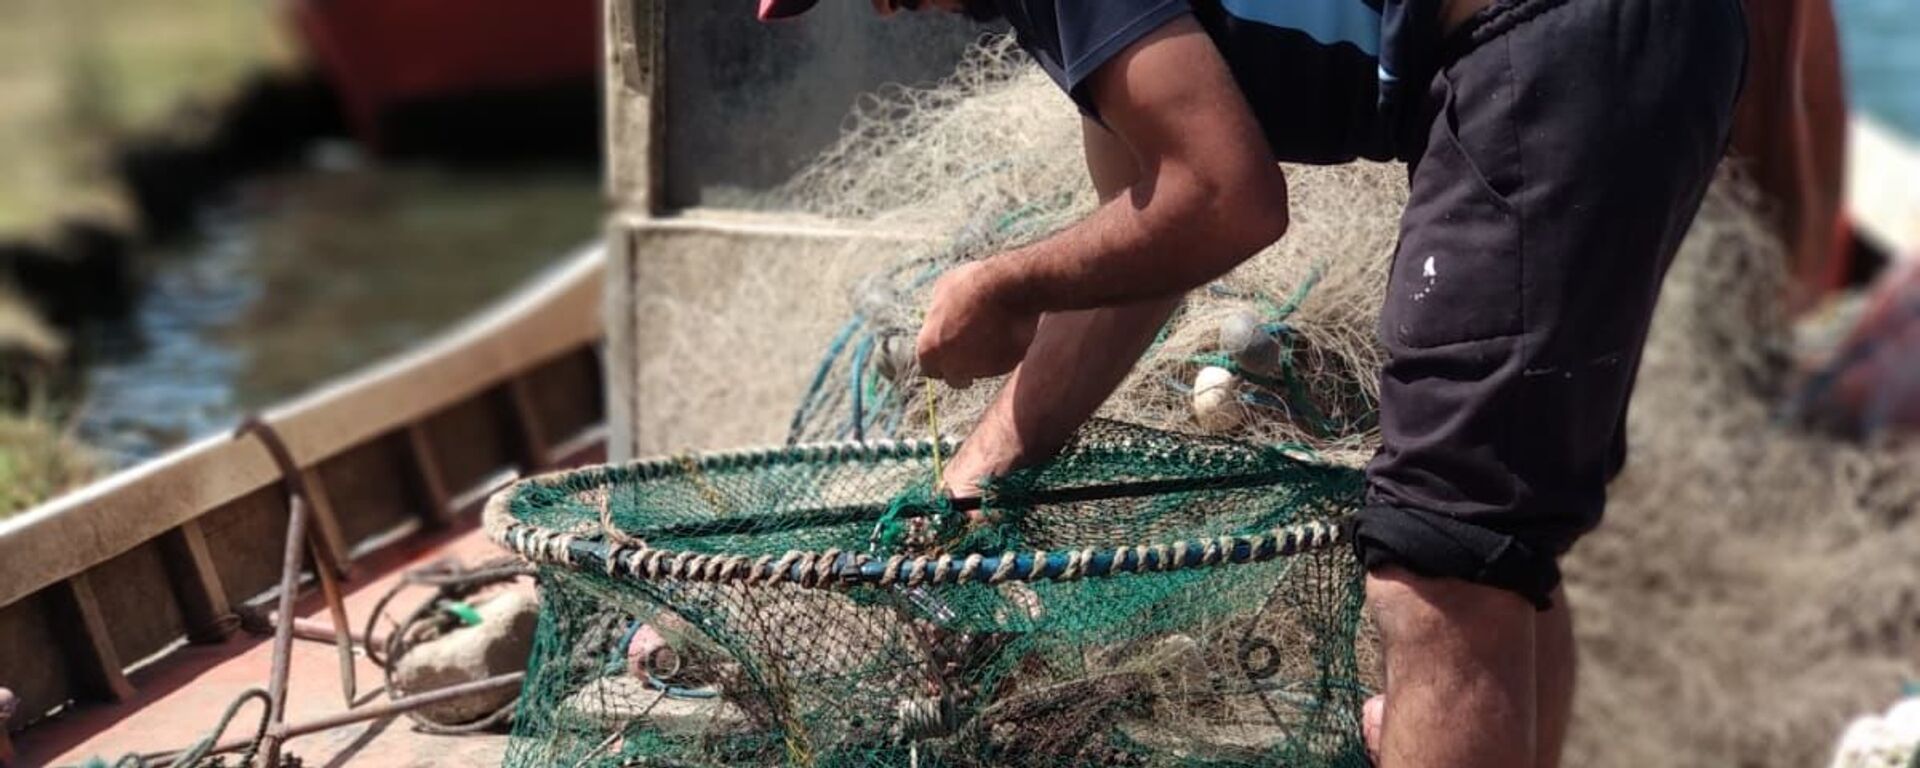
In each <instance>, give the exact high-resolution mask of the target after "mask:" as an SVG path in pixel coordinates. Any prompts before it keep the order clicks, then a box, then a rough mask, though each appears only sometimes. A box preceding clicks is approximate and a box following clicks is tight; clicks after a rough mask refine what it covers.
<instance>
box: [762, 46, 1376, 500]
mask: <svg viewBox="0 0 1920 768" xmlns="http://www.w3.org/2000/svg"><path fill="white" fill-rule="evenodd" d="M1079 121H1080V118H1079V116H1078V112H1077V111H1076V110H1075V108H1074V107H1073V105H1072V103H1071V102H1069V101H1067V100H1066V98H1065V97H1063V96H1061V95H1060V94H1059V93H1058V90H1057V89H1056V88H1055V87H1054V86H1053V84H1052V83H1051V82H1050V81H1048V80H1047V78H1046V76H1045V75H1044V74H1043V73H1041V72H1040V71H1039V70H1038V69H1037V68H1035V67H1034V66H1033V65H1032V64H1031V61H1030V60H1029V59H1028V58H1027V57H1026V54H1024V53H1022V52H1020V51H1019V50H1018V49H1017V48H1016V47H1015V46H1014V45H1013V44H1012V42H1011V41H1010V40H1008V39H1004V38H994V39H989V40H987V41H986V42H984V43H983V44H982V45H981V46H980V47H978V48H976V49H975V50H974V51H973V52H972V54H971V55H970V56H969V57H968V59H967V60H966V61H965V62H963V63H962V65H961V66H960V68H959V71H958V72H957V73H956V74H955V76H954V77H953V78H952V79H950V80H949V81H947V82H945V83H942V84H940V85H939V86H936V87H933V88H917V89H916V88H901V87H896V88H890V89H887V90H883V91H881V92H879V93H876V94H874V95H873V96H871V97H869V98H867V99H865V100H864V101H863V102H862V103H861V104H860V105H859V106H858V107H857V108H856V110H855V111H854V113H853V114H852V115H851V116H850V117H849V119H848V123H847V131H846V133H845V135H844V136H843V138H842V139H841V140H840V142H839V143H838V144H836V145H835V146H833V147H832V148H830V149H829V150H828V151H827V152H825V153H824V154H823V155H822V156H821V157H820V158H819V159H818V160H817V161H816V162H814V163H812V164H811V165H810V166H809V167H808V168H807V169H806V170H804V171H802V172H801V173H800V174H799V175H798V176H797V177H796V178H795V179H794V180H793V181H792V182H790V183H789V184H788V185H787V186H786V187H785V188H784V189H783V190H781V192H780V194H781V196H782V197H783V198H784V199H786V200H787V201H789V202H790V203H791V204H794V205H798V206H800V207H802V208H804V209H807V210H810V211H812V212H815V213H819V214H822V215H826V216H831V217H835V218H840V219H856V220H861V221H867V222H873V223H875V224H879V225H883V226H887V227H891V228H896V229H902V230H910V231H917V232H946V233H949V234H948V236H947V237H945V238H944V239H943V240H941V241H940V242H938V243H936V244H931V245H928V246H925V247H923V248H921V249H919V250H917V251H914V252H910V253H907V254H905V255H903V256H901V257H899V258H897V259H895V260H894V263H892V264H891V265H890V266H889V267H888V268H886V269H884V270H881V271H879V272H877V273H875V274H872V275H869V276H867V277H866V278H865V279H863V280H860V281H858V282H857V284H855V285H853V286H851V290H852V294H853V302H852V303H853V306H854V312H853V315H852V317H850V318H848V319H847V320H846V321H845V323H844V324H843V325H841V326H840V328H839V330H838V332H837V333H836V335H835V336H834V338H833V339H832V340H831V342H830V343H829V344H828V349H827V354H826V355H824V356H823V358H822V359H821V360H820V361H819V362H818V363H817V364H816V367H815V373H814V376H813V378H812V380H811V382H810V386H809V388H808V391H807V393H806V395H805V397H804V398H803V400H802V402H801V405H800V408H799V409H798V412H797V413H795V415H794V418H793V421H792V424H791V428H790V430H789V433H788V440H789V441H790V442H794V443H798V442H806V441H814V440H839V439H864V438H872V437H896V436H925V435H927V434H928V431H929V429H930V428H931V426H932V425H930V424H928V423H927V414H928V410H927V409H926V407H925V402H924V398H926V397H928V396H929V391H928V390H927V389H926V387H925V386H924V385H923V384H921V382H920V381H919V380H918V379H917V376H916V374H915V371H914V370H913V364H912V353H913V349H912V346H913V339H914V335H915V334H916V333H917V331H918V329H919V325H920V313H921V309H922V307H923V306H924V303H925V300H926V298H927V294H928V292H929V291H930V290H931V288H932V284H933V281H934V280H935V279H936V278H937V277H939V275H940V274H941V273H943V272H945V271H946V270H947V269H950V268H952V267H954V266H956V265H958V264H962V263H965V262H967V261H969V260H973V259H979V258H985V257H988V256H991V255H993V254H995V253H998V252H1000V251H1003V250H1006V249H1008V248H1012V247H1016V246H1018V245H1021V244H1024V243H1027V242H1031V241H1033V240H1034V239H1037V238H1039V237H1043V236H1045V235H1048V234H1051V233H1052V232H1054V231H1057V230H1059V229H1060V228H1062V227H1064V226H1067V225H1069V224H1071V223H1073V222H1074V221H1077V220H1078V219H1079V218H1081V217H1082V216H1084V215H1085V214H1086V213H1087V212H1089V211H1091V210H1092V208H1093V206H1094V205H1095V202H1096V200H1095V197H1094V193H1093V190H1092V187H1091V184H1090V183H1089V182H1088V181H1087V173H1086V169H1085V162H1084V160H1083V159H1082V154H1081V149H1080V122H1079ZM1405 179H1406V171H1405V169H1404V168H1402V167H1399V166H1395V165H1386V164H1373V163H1359V164H1354V165H1347V166H1335V167H1319V166H1289V168H1288V183H1289V188H1290V195H1291V198H1292V210H1291V214H1292V216H1291V221H1292V227H1291V229H1290V230H1289V231H1288V234H1287V236H1286V238H1284V239H1283V240H1282V241H1281V242H1279V243H1277V244H1276V245H1274V246H1273V247H1270V248H1268V249H1266V250H1264V251H1262V252H1261V253H1260V254H1258V255H1257V256H1255V257H1254V258H1253V259H1251V260H1250V261H1248V262H1247V263H1245V264H1243V265H1241V267H1240V268H1239V269H1237V270H1235V271H1234V272H1233V273H1232V274H1230V275H1229V276H1227V277H1225V278H1223V279H1221V280H1220V281H1218V282H1217V283H1215V284H1213V285H1209V286H1207V287H1206V288H1203V289H1202V290H1199V291H1196V292H1195V293H1194V294H1193V295H1191V296H1189V297H1188V299H1187V301H1186V303H1185V305H1184V306H1183V307H1182V309H1181V310H1180V312H1179V314H1178V315H1177V316H1176V317H1175V319H1174V320H1173V321H1172V322H1170V323H1169V324H1168V326H1167V328H1166V329H1165V330H1164V331H1163V333H1162V335H1161V338H1160V340H1159V341H1158V342H1157V343H1156V344H1155V346H1154V348H1153V349H1152V350H1150V351H1149V352H1148V353H1147V355H1146V356H1145V358H1144V359H1143V360H1142V362H1141V365H1140V366H1139V367H1138V368H1137V369H1136V370H1135V371H1134V373H1133V375H1132V376H1131V377H1130V378H1129V379H1128V380H1127V381H1126V383H1124V384H1123V385H1122V386H1121V387H1120V389H1119V391H1118V392H1117V393H1116V394H1115V395H1114V397H1113V398H1112V399H1111V400H1109V401H1108V403H1107V404H1106V406H1105V407H1104V408H1103V409H1102V411H1101V415H1102V416H1105V417H1109V418H1114V419H1118V420H1122V421H1127V422H1133V423H1142V424H1152V425H1155V426H1157V427H1161V428H1165V429H1170V430H1177V431H1183V432H1194V433H1206V434H1212V435H1218V436H1227V437H1234V438H1238V439H1245V440H1250V441H1255V442H1262V443H1290V444H1296V445H1303V446H1307V447H1310V448H1312V449H1314V450H1316V451H1318V452H1319V453H1320V454H1321V455H1323V456H1326V457H1328V458H1330V459H1334V460H1337V461H1341V462H1343V463H1349V464H1357V463H1359V462H1361V461H1364V460H1365V458H1366V457H1367V456H1368V455H1369V454H1370V452H1371V446H1372V445H1373V444H1375V443H1377V441H1378V437H1377V430H1376V428H1375V419H1374V413H1375V411H1376V402H1377V399H1378V395H1379V392H1378V384H1377V381H1376V379H1375V376H1374V372H1375V371H1377V370H1378V368H1379V364H1380V361H1381V353H1380V351H1379V347H1378V345H1377V344H1376V343H1375V340H1374V330H1373V329H1374V320H1375V318H1376V317H1377V315H1378V311H1379V306H1380V303H1381V298H1382V286H1383V285H1384V284H1385V276H1386V270H1387V268H1388V266H1389V261H1390V258H1391V253H1392V249H1393V243H1394V240H1395V238H1396V236H1397V232H1398V221H1399V215H1400V210H1401V208H1402V207H1403V206H1404V204H1405V201H1406V180H1405ZM874 247H875V248H890V247H894V246H891V245H876V246H874ZM1208 368H1212V369H1215V371H1213V372H1212V373H1210V374H1209V375H1208V376H1207V377H1202V376H1201V371H1203V370H1205V369H1208ZM1197 379H1198V380H1201V382H1202V383H1203V385H1204V386H1203V389H1204V388H1208V387H1211V388H1216V389H1218V391H1217V392H1215V393H1214V395H1213V396H1212V399H1211V400H1208V402H1207V404H1205V405H1203V406H1202V407H1200V408H1199V409H1198V411H1196V407H1195V406H1196V398H1195V394H1196V393H1195V391H1194V390H1195V386H1194V385H1195V382H1196V380H1197ZM994 389H995V387H994V382H980V383H978V384H976V385H975V386H973V387H972V388H970V389H968V390H966V391H962V392H941V393H937V394H936V395H935V396H937V397H938V398H939V409H938V413H939V417H940V421H941V423H940V425H939V426H940V427H941V428H942V429H944V430H946V431H948V432H950V433H953V434H964V433H965V432H966V430H967V429H968V428H970V426H971V424H972V422H973V421H974V420H975V419H976V418H977V417H978V416H979V414H980V412H981V411H982V410H984V408H985V406H986V404H987V401H988V398H989V397H990V396H991V395H992V393H993V391H994ZM1201 399H1202V400H1207V398H1201Z"/></svg>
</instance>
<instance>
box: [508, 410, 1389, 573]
mask: <svg viewBox="0 0 1920 768" xmlns="http://www.w3.org/2000/svg"><path fill="white" fill-rule="evenodd" d="M954 447H955V443H954V442H953V441H950V440H942V441H940V445H939V446H938V450H940V451H943V452H947V453H950V452H951V451H952V450H953V449H954ZM935 450H936V447H935V445H934V443H933V442H932V441H928V440H905V441H891V440H889V441H874V442H841V443H821V444H808V445H799V446H792V447H788V448H780V449H768V450H756V451H727V452H718V453H709V454H704V455H701V456H698V457H695V458H693V459H692V460H689V458H688V457H685V456H682V457H676V458H673V459H660V460H651V461H640V462H635V463H632V464H627V465H624V466H621V467H598V468H592V469H587V470H581V471H578V472H575V473H570V474H563V475H557V476H548V477H546V478H534V479H532V480H528V481H524V482H523V483H522V484H519V485H516V486H514V487H512V488H509V489H508V490H506V491H503V492H501V493H499V494H497V495H495V496H494V497H493V499H492V500H491V501H490V502H489V503H488V505H487V511H486V527H487V532H488V535H489V537H490V538H492V539H493V540H494V541H495V542H497V543H499V544H500V545H501V546H504V547H506V548H507V549H509V550H511V551H513V552H514V553H516V554H518V555H520V556H521V557H523V558H525V559H527V560H528V561H530V562H532V563H535V564H539V565H547V566H559V567H563V568H567V569H572V570H579V571H591V572H595V573H600V574H604V575H605V576H608V577H611V578H615V579H623V580H633V581H682V582H728V583H742V584H746V585H762V584H775V583H786V584H794V585H799V586H805V587H833V586H852V585H872V586H915V585H919V584H923V583H931V584H942V583H967V582H979V583H1001V582H1038V581H1073V580H1078V579H1088V578H1102V577H1107V576H1115V575H1121V574H1131V573H1154V572H1166V571H1176V570H1185V569H1193V568H1203V567H1215V566H1222V565H1241V564H1248V563H1260V562H1266V561H1270V560H1274V559H1276V558H1284V557H1290V556H1294V555H1299V554H1305V553H1311V552H1324V551H1328V550H1332V549H1334V548H1336V547H1341V546H1346V545H1347V543H1348V542H1350V541H1351V538H1352V537H1351V531H1350V530H1349V523H1348V522H1340V523H1335V522H1324V521H1312V522H1304V523H1299V524H1294V525H1286V526H1281V527H1277V528H1273V529H1270V530H1267V531H1264V532H1261V533H1257V534H1249V535H1237V536H1232V535H1229V536H1217V537H1209V538H1205V539H1198V540H1193V541H1174V542H1142V543H1139V544H1136V545H1132V546H1121V547H1115V548H1111V549H1106V548H1103V549H1099V550H1094V549H1080V550H1067V551H1051V552H1049V551H1027V552H1002V553H997V554H972V555H966V556H959V557H956V556H954V555H953V554H951V553H948V554H940V553H933V554H924V555H920V556H916V557H900V556H894V557H879V556H873V555H868V554H863V553H858V552H851V551H843V550H826V551H799V550H795V551H789V552H786V553H785V554H783V555H780V556H777V557H769V556H766V555H764V554H726V553H711V552H706V553H696V552H686V551H676V550H674V549H671V548H665V547H651V546H645V545H639V546H635V545H629V544H625V543H623V542H630V541H636V540H638V541H666V540H671V539H674V538H684V537H697V536H708V535H747V534H757V533H767V532H773V531H780V530H788V529H792V528H795V527H805V526H833V525H847V524H852V523H867V522H872V521H874V520H877V519H879V518H880V517H881V516H882V515H884V514H886V511H887V510H886V506H885V505H876V504H853V505H845V506H825V507H818V508H812V509H806V510H801V511H797V512H784V513H782V514H779V515H769V516H759V517H754V516H747V517H731V518H719V519H713V520H702V521H698V522H694V523H682V524H677V525H670V526H663V527H660V528H655V529H649V530H645V531H629V532H623V535H622V536H606V535H603V534H583V533H580V532H578V530H577V529H576V530H574V531H563V530H555V529H550V528H543V527H540V526H537V525H533V524H529V523H526V522H523V521H520V520H517V519H515V518H514V517H513V516H512V513H511V510H510V508H509V507H510V505H511V503H512V500H513V498H514V497H515V495H516V493H517V492H518V490H519V489H521V488H523V487H525V486H526V485H527V484H535V485H538V484H541V483H547V484H550V485H553V486H560V485H561V484H566V485H570V486H572V487H575V488H578V487H582V486H592V485H608V484H612V483H615V482H640V483H645V482H650V481H662V480H672V479H679V478H682V477H684V476H690V475H692V474H694V473H699V472H710V471H727V470H740V469H771V468H775V467H780V466H793V465H802V464H809V463H832V462H861V461H886V460H895V461H899V460H918V459H923V458H927V457H929V456H930V455H932V453H933V452H934V451H935ZM1285 477H1286V473H1284V472H1277V471H1253V472H1242V473H1237V474H1234V473H1229V474H1221V475H1214V476H1195V477H1184V478H1172V479H1159V480H1147V481H1137V482H1120V483H1105V484H1098V485H1085V486H1074V487H1064V488H1053V489H1046V490H1042V491H1036V492H1030V493H1027V494H1025V495H1023V496H1022V498H1021V499H1020V501H1021V503H1024V504H1062V503H1074V502H1085V501H1095V500H1104V499H1116V498H1134V497H1145V496H1153V495H1160V494H1170V493H1191V492H1205V491H1220V490H1236V489H1252V488H1259V487H1264V486H1271V485H1273V484H1275V483H1277V482H1280V481H1282V480H1284V479H1285ZM993 503H994V499H993V498H992V497H991V494H990V495H989V498H988V499H987V500H986V501H984V502H983V501H982V500H981V499H978V498H972V499H968V498H961V499H952V500H949V504H950V506H951V507H952V508H953V509H954V510H956V511H970V510H972V509H978V508H981V507H982V506H986V505H992V504H993Z"/></svg>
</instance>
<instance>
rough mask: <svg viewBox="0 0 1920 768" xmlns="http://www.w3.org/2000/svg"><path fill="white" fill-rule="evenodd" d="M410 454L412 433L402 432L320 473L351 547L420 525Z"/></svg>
mask: <svg viewBox="0 0 1920 768" xmlns="http://www.w3.org/2000/svg"><path fill="white" fill-rule="evenodd" d="M409 454H410V451H409V450H408V447H407V436H406V431H405V430H400V431H396V432H393V433H390V434H386V435H382V436H380V437H379V438H377V439H374V440H369V441H367V442H365V443H362V444H360V445H359V446H357V447H355V448H354V449H352V450H349V451H346V452H343V453H341V454H339V455H337V456H334V457H333V458H330V459H327V460H326V461H324V462H321V463H320V465H319V466H318V467H316V468H315V470H316V472H317V474H319V476H320V478H321V479H322V480H323V481H325V482H326V484H327V496H328V498H329V499H330V500H331V501H332V502H333V510H334V514H335V515H337V516H338V518H339V520H340V530H341V533H342V534H343V535H344V536H345V537H346V540H347V542H348V543H349V544H351V545H358V544H359V543H360V542H363V541H367V540H369V539H372V538H374V537H377V536H381V535H384V534H386V533H388V532H391V531H392V530H394V528H396V527H398V526H400V525H403V524H406V523H409V522H412V521H413V520H415V519H416V517H417V516H418V514H419V512H420V507H421V506H422V505H421V503H420V493H419V491H418V489H417V488H416V483H415V480H414V473H413V467H412V462H413V459H412V456H411V455H409Z"/></svg>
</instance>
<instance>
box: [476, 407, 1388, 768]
mask: <svg viewBox="0 0 1920 768" xmlns="http://www.w3.org/2000/svg"><path fill="white" fill-rule="evenodd" d="M953 447H954V446H953V445H952V444H951V443H948V444H944V445H936V444H935V443H933V442H867V443H836V444H816V445H806V446H798V447H793V448H787V449H778V450H769V451H759V452H737V453H725V454H706V455H700V456H695V457H683V458H674V459H661V460H656V461H647V462H640V463H636V464H630V465H626V466H618V467H603V468H596V469H589V470H584V471H580V472H576V473H571V474H565V475H558V476H552V477H547V478H540V479H535V480H531V481H528V482H525V483H522V484H520V485H518V486H516V487H514V488H513V489H511V490H510V491H508V492H506V493H503V494H501V495H500V496H497V497H496V498H495V499H494V501H493V502H492V503H491V504H490V505H489V509H488V515H487V516H488V521H487V524H488V531H489V534H490V535H491V536H492V537H493V538H494V539H495V540H496V541H498V542H500V543H502V544H504V545H506V546H507V547H509V548H510V549H512V550H514V551H515V552H518V553H520V554H521V555H523V556H525V557H527V558H528V559H530V560H532V561H534V562H535V563H537V564H538V565H539V567H540V580H541V590H542V598H541V618H540V628H539V632H538V636H537V639H536V642H535V650H534V658H533V661H532V663H531V664H530V666H529V669H530V672H529V678H528V682H527V685H526V689H525V692H524V693H523V704H522V706H521V708H520V715H519V717H518V718H517V719H516V724H515V730H514V738H513V742H512V745H511V747H510V749H509V754H508V758H507V765H510V766H533V765H540V766H547V765H568V766H581V765H673V766H690V765H700V766H707V765H800V766H904V765H946V766H1016V765H1017V766H1221V767H1222V768H1224V767H1226V766H1254V765H1288V766H1364V765H1367V761H1366V758H1365V756H1364V750H1363V748H1362V746H1361V743H1360V732H1359V723H1358V721H1357V716H1358V712H1359V706H1360V703H1361V700H1362V698H1363V697H1364V696H1366V695H1367V693H1366V688H1365V687H1364V686H1363V685H1362V684H1361V681H1360V674H1359V666H1360V662H1359V660H1357V659H1356V658H1355V655H1354V647H1355V637H1354V635H1355V632H1356V631H1357V629H1358V626H1359V624H1360V604H1361V590H1360V586H1359V571H1358V568H1357V566H1356V565H1355V563H1354V561H1353V558H1352V556H1351V554H1350V552H1349V551H1348V550H1347V544H1346V542H1345V536H1344V532H1343V530H1342V528H1341V527H1340V526H1339V521H1341V520H1343V519H1345V517H1346V515H1347V514H1349V513H1350V512H1351V510H1352V509H1353V508H1354V506H1355V505H1356V504H1357V503H1358V501H1359V493H1360V485H1361V484H1360V478H1359V475H1358V473H1357V472H1356V471H1354V470H1352V469H1349V468H1342V467H1335V466H1331V465H1324V464H1318V463H1310V462H1306V461H1302V460H1300V459H1298V458H1296V457H1294V456H1293V455H1291V454H1289V453H1287V452H1285V451H1282V450H1280V449H1277V448H1272V447H1262V446H1251V445H1247V444H1243V443H1234V442H1228V441H1219V440H1202V439H1197V438H1193V437H1190V436H1182V435H1175V434H1170V433H1164V432H1156V431H1151V430H1146V429H1141V428H1137V427H1127V426H1122V425H1118V424H1113V423H1096V424H1093V425H1090V426H1089V427H1088V428H1087V429H1085V430H1083V431H1082V433H1081V434H1080V435H1079V436H1078V437H1077V438H1076V440H1075V442H1074V444H1073V445H1071V446H1070V447H1069V448H1068V449H1067V451H1066V452H1065V453H1063V454H1062V455H1061V456H1060V457H1059V458H1058V459H1056V460H1055V461H1053V462H1052V463H1050V464H1048V465H1045V466H1044V467H1040V468H1036V469H1033V470H1029V471H1026V472H1022V473H1018V474H1015V475H1013V476H1010V477H1007V478H1004V479H1002V480H1001V481H999V482H998V483H996V484H995V485H994V486H993V487H992V488H991V489H989V491H988V492H987V494H986V497H985V501H984V503H983V504H982V506H981V509H980V510H979V511H980V512H982V513H984V514H985V515H986V516H987V518H988V519H989V520H992V521H993V522H992V523H990V524H988V525H985V526H981V527H972V526H969V525H967V524H966V522H965V515H964V514H963V512H964V511H965V510H962V509H957V508H955V507H953V506H952V503H951V502H945V501H941V500H938V499H935V498H934V497H933V496H932V495H931V491H930V489H931V487H932V485H931V479H932V476H933V474H934V469H933V467H934V465H935V464H936V463H937V461H938V458H937V457H938V455H940V453H941V452H950V451H952V450H953ZM643 626H644V627H646V628H647V629H646V630H644V631H657V632H659V633H661V634H663V635H664V636H665V638H666V641H667V642H666V644H665V645H664V646H661V647H658V648H654V649H652V650H649V651H647V652H646V653H645V658H639V659H636V658H630V655H632V654H633V651H632V648H633V646H632V645H631V642H630V639H631V637H632V636H633V635H634V634H635V633H636V632H638V631H643V630H641V629H639V628H640V627H643Z"/></svg>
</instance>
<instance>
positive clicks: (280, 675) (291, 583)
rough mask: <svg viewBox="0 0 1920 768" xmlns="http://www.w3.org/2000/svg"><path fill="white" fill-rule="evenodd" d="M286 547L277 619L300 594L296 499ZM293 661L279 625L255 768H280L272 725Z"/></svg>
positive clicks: (283, 707) (303, 526)
mask: <svg viewBox="0 0 1920 768" xmlns="http://www.w3.org/2000/svg"><path fill="white" fill-rule="evenodd" d="M287 506H288V508H289V510H288V514H287V545H286V550H285V552H284V554H283V555H282V557H281V559H280V608H279V613H280V615H281V616H292V615H293V597H294V594H295V593H297V592H299V591H300V563H301V556H302V553H303V552H304V551H305V546H306V543H307V505H306V502H305V501H303V500H302V499H301V498H300V497H299V496H298V495H294V496H292V497H291V498H290V499H289V502H288V504H287ZM292 658H293V622H291V621H283V622H280V623H279V625H278V626H275V627H274V628H273V668H272V670H271V671H270V672H269V673H268V674H269V677H268V678H267V723H268V724H269V725H268V729H267V735H266V738H264V739H261V742H260V755H259V758H258V762H257V764H258V765H260V766H261V768H273V767H274V766H276V765H279V764H280V742H281V739H280V737H279V736H278V735H276V734H275V733H274V732H273V727H272V726H274V725H278V724H280V723H282V722H285V721H286V719H287V673H288V672H289V670H290V666H291V662H292Z"/></svg>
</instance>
